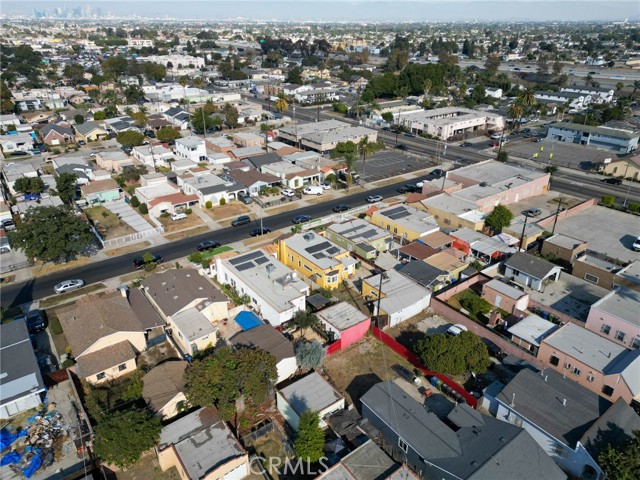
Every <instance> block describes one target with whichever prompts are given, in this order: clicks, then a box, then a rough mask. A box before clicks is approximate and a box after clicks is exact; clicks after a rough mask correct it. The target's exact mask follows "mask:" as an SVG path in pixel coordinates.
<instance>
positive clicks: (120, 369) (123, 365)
mask: <svg viewBox="0 0 640 480" xmlns="http://www.w3.org/2000/svg"><path fill="white" fill-rule="evenodd" d="M126 369H127V364H126V363H122V364H120V365H118V371H119V372H121V371H123V370H126Z"/></svg>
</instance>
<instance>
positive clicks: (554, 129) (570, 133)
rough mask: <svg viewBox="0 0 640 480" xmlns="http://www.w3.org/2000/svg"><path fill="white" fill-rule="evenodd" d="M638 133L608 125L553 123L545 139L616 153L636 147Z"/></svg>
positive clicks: (631, 150) (639, 135)
mask: <svg viewBox="0 0 640 480" xmlns="http://www.w3.org/2000/svg"><path fill="white" fill-rule="evenodd" d="M638 138H640V133H638V132H632V131H630V130H621V129H617V128H609V127H592V126H590V125H580V124H577V123H564V122H563V123H554V124H553V125H551V126H550V127H549V130H548V131H547V139H549V140H557V141H559V142H568V143H575V144H578V145H587V146H591V147H596V148H603V149H606V150H612V151H614V152H618V153H630V152H633V151H634V150H636V149H637V148H638Z"/></svg>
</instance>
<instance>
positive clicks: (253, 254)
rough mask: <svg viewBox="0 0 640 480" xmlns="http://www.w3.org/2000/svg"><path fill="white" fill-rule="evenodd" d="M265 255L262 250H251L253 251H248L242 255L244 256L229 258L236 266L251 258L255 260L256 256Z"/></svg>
mask: <svg viewBox="0 0 640 480" xmlns="http://www.w3.org/2000/svg"><path fill="white" fill-rule="evenodd" d="M263 256H264V254H263V253H262V252H260V251H258V252H251V253H248V254H247V255H242V256H239V257H236V258H232V259H231V260H229V263H230V264H231V265H234V266H235V265H238V264H240V263H244V262H248V261H249V260H253V259H255V258H258V257H263Z"/></svg>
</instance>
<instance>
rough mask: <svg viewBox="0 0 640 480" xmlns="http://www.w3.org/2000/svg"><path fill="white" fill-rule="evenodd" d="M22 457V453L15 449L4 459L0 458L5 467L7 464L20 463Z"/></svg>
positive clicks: (0, 465)
mask: <svg viewBox="0 0 640 480" xmlns="http://www.w3.org/2000/svg"><path fill="white" fill-rule="evenodd" d="M21 458H22V454H21V453H18V452H16V451H15V450H13V451H12V452H9V453H7V454H6V455H5V456H4V457H2V460H0V467H4V466H5V465H10V464H12V463H18V462H19V461H20V459H21Z"/></svg>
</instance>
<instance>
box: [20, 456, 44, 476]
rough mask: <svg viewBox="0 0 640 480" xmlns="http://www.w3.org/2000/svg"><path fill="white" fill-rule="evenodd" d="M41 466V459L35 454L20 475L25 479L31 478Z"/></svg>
mask: <svg viewBox="0 0 640 480" xmlns="http://www.w3.org/2000/svg"><path fill="white" fill-rule="evenodd" d="M41 465H42V457H41V456H40V455H38V454H37V453H36V454H35V455H34V456H33V458H32V459H31V463H30V464H29V466H28V467H27V468H23V469H22V474H23V475H24V476H25V478H31V477H33V474H34V473H36V472H37V471H38V469H39V468H40V466H41Z"/></svg>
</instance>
